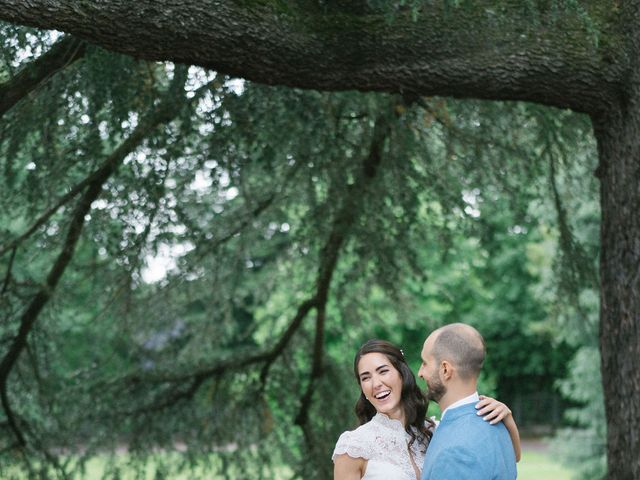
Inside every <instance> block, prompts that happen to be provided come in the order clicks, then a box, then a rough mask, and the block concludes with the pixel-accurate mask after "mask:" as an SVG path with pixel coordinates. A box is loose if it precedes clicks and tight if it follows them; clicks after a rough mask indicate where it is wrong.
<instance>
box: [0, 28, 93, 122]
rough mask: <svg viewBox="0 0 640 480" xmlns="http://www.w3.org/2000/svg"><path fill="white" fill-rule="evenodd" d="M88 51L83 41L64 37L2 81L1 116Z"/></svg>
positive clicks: (0, 86) (0, 90)
mask: <svg viewBox="0 0 640 480" xmlns="http://www.w3.org/2000/svg"><path fill="white" fill-rule="evenodd" d="M85 51H86V45H85V43H84V42H83V41H81V40H78V39H77V38H73V37H69V36H67V37H64V38H63V39H62V40H59V41H58V42H57V43H56V44H54V45H53V46H52V47H51V49H50V50H49V51H48V52H47V53H45V54H43V55H42V56H40V57H38V58H37V59H36V60H34V61H33V62H31V63H29V64H27V65H25V66H24V67H23V68H22V69H20V71H19V72H18V73H17V74H16V76H15V77H13V78H12V79H10V80H8V81H6V82H4V83H0V116H2V115H4V114H5V113H6V112H7V110H9V109H10V108H11V107H13V106H14V105H15V104H16V103H18V102H19V101H20V100H22V99H23V98H24V97H26V96H27V95H29V94H30V93H31V92H32V91H34V90H35V89H36V88H38V86H40V85H42V84H43V83H44V82H46V81H47V79H48V78H50V77H51V76H52V75H54V74H55V73H56V72H58V71H60V70H63V69H64V68H66V67H68V66H69V65H70V64H72V63H73V62H75V61H76V60H79V59H80V58H82V57H83V56H84V54H85Z"/></svg>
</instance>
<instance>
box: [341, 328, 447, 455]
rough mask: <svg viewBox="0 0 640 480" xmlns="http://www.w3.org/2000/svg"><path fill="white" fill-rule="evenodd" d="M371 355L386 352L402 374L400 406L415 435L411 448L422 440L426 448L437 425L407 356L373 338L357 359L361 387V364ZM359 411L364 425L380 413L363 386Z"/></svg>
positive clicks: (357, 376) (357, 410)
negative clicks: (359, 364) (428, 412)
mask: <svg viewBox="0 0 640 480" xmlns="http://www.w3.org/2000/svg"><path fill="white" fill-rule="evenodd" d="M368 353H382V354H383V355H385V356H386V357H387V358H388V359H389V361H390V362H391V365H393V367H394V368H395V369H396V370H397V371H398V372H400V377H401V378H402V394H401V396H400V403H401V405H402V409H403V411H404V416H405V425H404V428H405V430H406V431H407V433H408V434H409V435H410V436H411V441H410V442H409V446H411V445H412V444H413V442H415V441H416V440H418V441H419V442H420V443H422V444H423V445H424V446H425V447H426V446H427V445H428V443H429V440H431V435H432V432H433V428H434V427H435V424H434V422H433V420H431V419H430V418H427V406H428V401H427V398H426V397H425V394H424V393H423V392H422V390H420V388H419V387H418V384H417V383H416V377H415V376H414V374H413V372H412V371H411V369H410V368H409V365H407V362H406V360H405V359H404V354H403V353H402V351H401V350H400V349H399V348H398V347H396V346H395V345H394V344H393V343H391V342H387V341H386V340H378V339H372V340H369V341H367V342H366V343H365V344H364V345H362V346H361V347H360V349H359V350H358V352H357V353H356V357H355V359H354V360H353V371H354V373H355V375H356V380H357V382H358V385H359V386H360V376H359V374H358V363H360V359H361V358H362V356H363V355H366V354H368ZM355 412H356V415H357V416H358V420H360V425H363V424H365V423H367V422H368V421H369V420H371V419H372V418H373V417H374V416H375V414H376V413H377V412H376V409H375V407H374V406H373V405H372V404H371V402H369V400H367V399H366V398H365V396H364V393H362V387H361V386H360V398H359V399H358V401H357V402H356V407H355Z"/></svg>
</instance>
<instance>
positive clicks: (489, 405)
mask: <svg viewBox="0 0 640 480" xmlns="http://www.w3.org/2000/svg"><path fill="white" fill-rule="evenodd" d="M476 408H477V409H478V415H481V416H482V417H483V418H484V419H485V420H486V421H488V422H489V423H490V424H491V425H495V424H496V423H498V422H500V421H502V423H504V426H505V427H507V430H508V431H509V435H510V436H511V443H513V451H514V452H515V454H516V462H519V461H520V457H521V456H522V450H521V448H520V432H518V426H517V425H516V421H515V420H514V419H513V415H512V414H511V410H509V407H507V406H506V405H505V404H504V403H502V402H499V401H498V400H496V399H495V398H491V397H485V396H484V395H480V401H479V402H478V403H477V404H476Z"/></svg>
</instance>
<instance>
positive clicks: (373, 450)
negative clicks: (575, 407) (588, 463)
mask: <svg viewBox="0 0 640 480" xmlns="http://www.w3.org/2000/svg"><path fill="white" fill-rule="evenodd" d="M354 372H355V375H356V379H357V380H358V384H359V385H360V390H361V393H360V398H359V399H358V401H357V403H356V408H355V411H356V415H357V416H358V419H359V420H360V426H359V427H358V428H357V429H355V430H353V431H347V432H344V433H343V434H342V435H340V438H339V439H338V442H337V443H336V447H335V449H334V451H333V456H332V459H333V462H334V480H360V479H362V480H386V479H389V478H393V479H396V480H415V479H419V478H420V474H421V468H422V465H423V462H424V457H425V454H426V452H427V446H428V445H429V440H430V439H431V436H432V434H433V431H434V429H435V427H436V424H435V422H434V421H433V420H432V419H430V418H427V416H426V414H427V400H426V398H425V396H424V394H423V393H422V391H421V390H420V388H419V387H418V385H417V383H416V379H415V376H414V375H413V373H412V372H411V369H410V368H409V366H408V365H407V362H406V361H405V359H404V355H403V353H402V351H401V350H400V349H398V348H397V347H396V346H395V345H393V344H392V343H390V342H387V341H384V340H369V341H368V342H366V343H365V344H364V345H363V346H362V347H360V350H358V352H357V353H356V357H355V360H354ZM476 408H478V414H479V415H483V417H484V419H485V420H487V421H489V422H490V423H491V424H496V423H498V422H500V421H503V422H504V425H505V427H507V430H508V431H509V434H510V435H511V441H512V442H513V448H514V450H515V453H516V459H517V460H519V459H520V437H519V434H518V428H517V427H516V424H515V421H514V420H513V417H512V416H511V411H510V410H509V409H508V408H507V406H506V405H505V404H503V403H501V402H498V401H497V400H494V399H492V398H490V397H480V402H479V403H478V404H477V405H476Z"/></svg>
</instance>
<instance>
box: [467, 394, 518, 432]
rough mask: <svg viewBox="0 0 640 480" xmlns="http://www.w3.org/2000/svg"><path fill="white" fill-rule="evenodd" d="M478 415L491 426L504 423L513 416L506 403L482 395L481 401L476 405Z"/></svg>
mask: <svg viewBox="0 0 640 480" xmlns="http://www.w3.org/2000/svg"><path fill="white" fill-rule="evenodd" d="M476 409H477V412H476V413H477V414H478V415H480V416H481V417H482V418H483V419H484V420H486V421H487V422H489V423H490V424H491V425H495V424H496V423H498V422H501V421H504V420H505V419H507V418H508V417H510V416H511V410H509V407H507V406H506V405H505V404H504V403H502V402H499V401H498V400H496V399H495V398H491V397H487V396H485V395H480V401H479V402H478V403H476Z"/></svg>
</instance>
